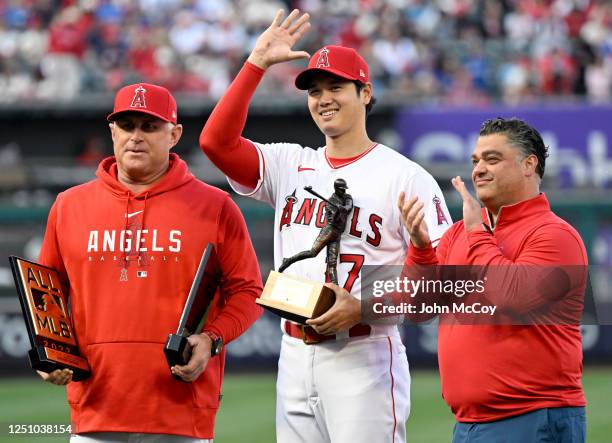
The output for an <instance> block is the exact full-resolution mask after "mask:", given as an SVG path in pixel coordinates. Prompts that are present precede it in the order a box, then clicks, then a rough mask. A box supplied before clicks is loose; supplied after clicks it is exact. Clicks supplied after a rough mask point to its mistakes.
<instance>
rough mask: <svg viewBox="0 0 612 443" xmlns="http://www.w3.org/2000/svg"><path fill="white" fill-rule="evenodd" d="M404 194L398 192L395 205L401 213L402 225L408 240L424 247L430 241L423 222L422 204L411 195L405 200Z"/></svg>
mask: <svg viewBox="0 0 612 443" xmlns="http://www.w3.org/2000/svg"><path fill="white" fill-rule="evenodd" d="M405 197H406V195H405V194H404V193H403V192H400V195H399V198H398V200H397V207H398V208H399V210H400V212H401V214H402V221H403V222H404V226H405V227H406V229H407V230H408V234H410V242H411V243H412V244H413V245H414V246H415V247H417V248H419V249H423V248H426V247H427V246H428V245H429V244H430V243H431V239H430V238H429V231H428V230H427V224H426V223H425V213H424V212H423V207H424V204H423V202H420V201H419V199H418V198H417V197H411V198H410V199H408V200H407V201H406V200H405Z"/></svg>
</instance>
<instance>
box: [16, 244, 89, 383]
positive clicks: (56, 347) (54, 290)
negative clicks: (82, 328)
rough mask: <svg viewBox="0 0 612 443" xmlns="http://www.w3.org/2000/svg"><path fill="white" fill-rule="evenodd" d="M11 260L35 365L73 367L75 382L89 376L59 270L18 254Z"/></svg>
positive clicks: (44, 368) (49, 369)
mask: <svg viewBox="0 0 612 443" xmlns="http://www.w3.org/2000/svg"><path fill="white" fill-rule="evenodd" d="M9 261H10V264H11V269H12V271H13V277H14V279H15V286H16V288H17V293H18V294H19V302H20V304H21V311H22V313H23V317H24V320H25V323H26V328H27V331H28V337H29V339H30V344H31V346H32V349H31V350H30V351H29V352H28V357H29V360H30V365H31V366H32V368H34V369H38V370H39V371H43V372H47V373H48V372H52V371H54V370H56V369H71V370H72V371H73V375H72V379H73V380H74V381H79V380H83V379H85V378H87V377H89V375H90V373H91V371H90V368H89V364H88V363H87V360H86V359H85V358H83V357H82V356H81V355H79V347H78V344H77V341H76V336H75V334H74V327H73V324H72V319H71V318H70V313H69V311H68V300H67V297H66V293H65V292H64V290H63V289H62V287H61V285H60V278H59V273H58V272H57V271H56V270H55V269H52V268H49V267H47V266H43V265H40V264H38V263H34V262H31V261H28V260H24V259H23V258H19V257H15V256H10V257H9Z"/></svg>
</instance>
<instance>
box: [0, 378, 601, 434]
mask: <svg viewBox="0 0 612 443" xmlns="http://www.w3.org/2000/svg"><path fill="white" fill-rule="evenodd" d="M274 383H275V377H274V375H273V374H257V375H230V376H227V378H226V380H225V383H224V394H225V396H224V398H223V404H222V407H221V411H220V412H219V415H218V418H217V435H216V438H215V442H216V443H239V442H244V441H248V442H249V443H270V442H274ZM584 388H585V391H586V395H587V399H588V402H589V406H588V409H587V422H588V435H587V437H588V438H587V440H588V442H589V443H607V442H610V441H612V413H611V411H612V368H610V367H606V368H586V370H585V375H584ZM0 417H1V418H0V424H1V425H2V429H0V442H10V443H17V442H32V441H34V442H41V443H42V442H45V443H46V442H49V443H54V442H65V441H67V438H66V437H48V436H45V437H32V436H29V437H14V436H8V433H7V426H8V424H11V423H12V424H16V423H20V424H26V423H32V424H34V423H44V424H48V423H56V424H64V423H68V407H67V406H66V402H65V394H64V389H62V388H58V387H56V386H52V385H48V384H45V383H43V382H41V381H39V380H37V379H29V378H28V379H10V380H6V379H5V380H0ZM452 424H453V419H452V416H451V414H450V412H449V410H448V408H447V407H446V405H445V404H444V403H443V401H442V399H441V398H440V384H439V381H438V375H437V373H435V372H433V371H415V372H413V374H412V413H411V416H410V420H409V421H408V437H409V442H414V443H430V442H431V443H438V442H450V435H451V429H452Z"/></svg>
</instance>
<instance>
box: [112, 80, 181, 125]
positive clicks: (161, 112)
mask: <svg viewBox="0 0 612 443" xmlns="http://www.w3.org/2000/svg"><path fill="white" fill-rule="evenodd" d="M127 111H133V112H144V113H145V114H150V115H154V116H155V117H158V118H161V119H162V120H165V121H167V122H171V123H174V124H176V100H174V97H172V94H170V91H168V90H167V89H166V88H164V87H162V86H157V85H152V84H150V83H137V84H135V85H129V86H124V87H123V88H121V89H119V91H117V95H116V96H115V107H114V109H113V112H112V113H111V114H109V115H108V117H106V120H108V121H109V122H110V121H113V120H114V119H115V117H116V116H117V114H119V113H121V112H127Z"/></svg>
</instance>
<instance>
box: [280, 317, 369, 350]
mask: <svg viewBox="0 0 612 443" xmlns="http://www.w3.org/2000/svg"><path fill="white" fill-rule="evenodd" d="M285 332H286V333H287V334H288V335H290V336H291V337H293V338H299V339H300V340H303V341H304V343H306V344H307V345H316V344H317V343H322V342H324V341H329V340H336V336H335V335H323V334H319V333H318V332H317V331H315V330H314V328H313V327H312V326H306V325H297V324H295V323H291V322H290V321H286V322H285ZM371 332H372V328H371V327H370V325H362V324H358V325H355V326H353V327H352V328H351V329H349V330H348V333H349V334H348V336H349V337H364V336H366V335H370V333H371Z"/></svg>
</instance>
